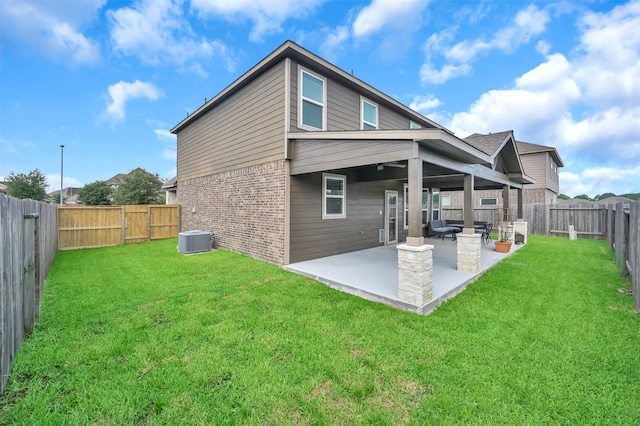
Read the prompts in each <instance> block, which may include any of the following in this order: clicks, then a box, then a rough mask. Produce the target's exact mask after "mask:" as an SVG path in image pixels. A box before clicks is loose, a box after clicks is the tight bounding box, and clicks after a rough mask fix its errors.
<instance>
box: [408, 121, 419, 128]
mask: <svg viewBox="0 0 640 426" xmlns="http://www.w3.org/2000/svg"><path fill="white" fill-rule="evenodd" d="M409 129H411V130H417V129H422V126H421V125H419V124H418V123H416V122H415V121H411V120H409Z"/></svg>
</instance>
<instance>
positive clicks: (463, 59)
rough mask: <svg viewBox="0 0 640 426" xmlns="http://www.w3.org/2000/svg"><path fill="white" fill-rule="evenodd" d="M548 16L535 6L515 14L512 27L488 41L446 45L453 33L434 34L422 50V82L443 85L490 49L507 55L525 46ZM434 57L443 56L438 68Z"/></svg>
mask: <svg viewBox="0 0 640 426" xmlns="http://www.w3.org/2000/svg"><path fill="white" fill-rule="evenodd" d="M549 19H550V18H549V14H548V12H547V11H545V10H539V9H538V8H536V7H535V6H534V5H530V6H528V7H527V8H526V9H524V10H521V11H520V12H518V13H517V14H516V16H515V18H514V20H513V23H512V25H510V26H508V27H505V28H503V29H502V30H500V31H498V32H497V33H495V34H494V35H493V37H492V38H491V39H489V40H488V41H487V40H486V38H487V37H485V36H480V37H479V38H477V39H475V40H463V41H461V42H458V43H456V44H454V45H453V46H449V45H448V42H449V41H450V40H451V39H452V37H453V33H452V30H447V31H444V32H443V33H441V34H433V35H432V36H431V37H429V39H427V41H426V43H425V45H424V49H425V56H426V60H425V63H424V64H423V65H422V68H421V70H420V77H421V78H422V82H423V83H426V84H442V83H444V82H446V81H448V80H450V79H452V78H455V77H458V76H461V75H465V74H469V73H470V72H471V65H470V64H469V62H472V61H473V60H474V59H475V58H476V57H477V56H478V55H479V54H480V53H481V52H484V51H489V50H492V49H497V50H501V51H503V52H506V53H511V52H513V51H514V50H515V49H516V48H518V47H519V46H520V45H522V44H525V43H528V42H530V41H531V39H532V38H533V37H536V36H538V35H540V34H541V33H542V32H544V30H545V29H546V25H547V23H548V22H549ZM436 56H442V57H443V58H444V59H445V63H444V64H443V65H441V66H440V67H436V66H435V65H434V59H435V58H436Z"/></svg>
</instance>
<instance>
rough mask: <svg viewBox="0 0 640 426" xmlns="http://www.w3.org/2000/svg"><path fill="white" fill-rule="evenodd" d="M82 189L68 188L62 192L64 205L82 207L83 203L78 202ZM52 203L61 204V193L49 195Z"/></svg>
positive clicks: (56, 192)
mask: <svg viewBox="0 0 640 426" xmlns="http://www.w3.org/2000/svg"><path fill="white" fill-rule="evenodd" d="M81 189H82V188H74V187H67V188H64V189H63V190H62V199H63V200H64V204H65V205H67V206H77V205H82V204H83V203H82V201H78V193H79V192H80V190H81ZM47 195H48V196H49V199H50V201H48V202H49V204H59V203H60V191H54V192H51V193H49V194H47Z"/></svg>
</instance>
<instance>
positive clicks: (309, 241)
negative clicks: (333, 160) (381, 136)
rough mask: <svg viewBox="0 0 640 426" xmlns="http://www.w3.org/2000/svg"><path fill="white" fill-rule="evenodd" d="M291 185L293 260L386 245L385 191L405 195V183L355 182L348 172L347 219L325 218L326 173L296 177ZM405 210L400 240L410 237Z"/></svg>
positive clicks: (399, 231) (291, 250) (291, 259)
mask: <svg viewBox="0 0 640 426" xmlns="http://www.w3.org/2000/svg"><path fill="white" fill-rule="evenodd" d="M336 173H340V172H339V171H338V172H336ZM342 174H344V173H342ZM290 188H291V228H290V232H291V234H290V235H291V237H290V244H291V245H290V253H291V254H290V261H291V262H292V263H294V262H301V261H303V260H309V259H314V258H318V257H324V256H331V255H334V254H339V253H347V252H350V251H354V250H362V249H366V248H371V247H377V246H379V245H382V244H381V243H378V230H379V229H382V228H384V215H381V214H380V211H381V210H382V211H383V212H384V202H385V200H384V191H385V190H395V191H398V197H399V199H400V198H401V197H402V182H398V181H382V182H380V181H379V182H354V177H353V175H349V174H347V191H346V192H347V205H346V206H347V207H346V209H347V217H346V219H325V220H323V219H322V173H313V174H306V175H299V176H292V177H291V186H290ZM401 212H402V209H401V208H400V209H399V215H398V221H399V224H400V225H399V226H398V228H399V229H398V234H399V240H400V241H402V240H403V239H404V238H405V237H406V231H404V230H403V229H402V221H401V220H402V216H401Z"/></svg>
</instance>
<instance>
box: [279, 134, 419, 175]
mask: <svg viewBox="0 0 640 426" xmlns="http://www.w3.org/2000/svg"><path fill="white" fill-rule="evenodd" d="M412 147H413V142H408V141H406V142H405V141H402V142H400V141H365V142H361V141H312V140H300V141H296V145H295V150H294V154H293V156H294V160H293V161H292V162H291V174H300V173H309V172H314V171H319V170H327V169H335V168H346V167H355V166H363V165H367V164H376V163H384V162H386V161H397V160H403V159H405V158H407V157H408V156H410V155H411V152H412V151H411V148H412Z"/></svg>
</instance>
